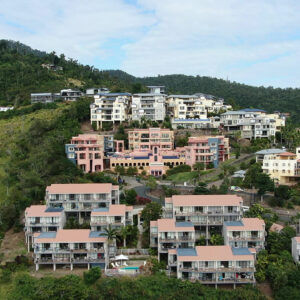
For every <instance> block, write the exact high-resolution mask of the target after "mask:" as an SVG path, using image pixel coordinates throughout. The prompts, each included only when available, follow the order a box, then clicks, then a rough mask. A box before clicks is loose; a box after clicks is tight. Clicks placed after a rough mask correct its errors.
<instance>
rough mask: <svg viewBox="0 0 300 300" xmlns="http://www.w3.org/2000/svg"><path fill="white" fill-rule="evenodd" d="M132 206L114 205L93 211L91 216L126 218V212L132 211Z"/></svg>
mask: <svg viewBox="0 0 300 300" xmlns="http://www.w3.org/2000/svg"><path fill="white" fill-rule="evenodd" d="M132 209H133V207H132V206H126V205H125V204H112V205H110V206H109V207H101V208H96V209H93V211H92V212H91V216H125V213H126V211H131V210H132Z"/></svg>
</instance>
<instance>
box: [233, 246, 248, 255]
mask: <svg viewBox="0 0 300 300" xmlns="http://www.w3.org/2000/svg"><path fill="white" fill-rule="evenodd" d="M231 249H232V253H233V255H251V254H252V253H251V252H250V251H249V249H248V248H231Z"/></svg>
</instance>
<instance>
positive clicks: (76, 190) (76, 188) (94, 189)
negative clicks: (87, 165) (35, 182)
mask: <svg viewBox="0 0 300 300" xmlns="http://www.w3.org/2000/svg"><path fill="white" fill-rule="evenodd" d="M118 188H119V187H118V186H113V185H112V184H111V183H66V184H51V185H50V186H47V188H46V191H47V192H48V193H49V194H108V193H111V191H112V189H118Z"/></svg>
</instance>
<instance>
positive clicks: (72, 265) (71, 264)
mask: <svg viewBox="0 0 300 300" xmlns="http://www.w3.org/2000/svg"><path fill="white" fill-rule="evenodd" d="M71 271H73V264H72V263H71Z"/></svg>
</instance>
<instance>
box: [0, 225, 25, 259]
mask: <svg viewBox="0 0 300 300" xmlns="http://www.w3.org/2000/svg"><path fill="white" fill-rule="evenodd" d="M0 255H1V263H2V264H3V263H5V262H7V261H14V259H15V257H16V256H18V255H28V253H27V248H26V244H25V234H24V232H23V231H21V232H14V231H13V229H10V230H9V231H7V232H6V233H5V236H4V239H3V241H2V243H1V247H0Z"/></svg>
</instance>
